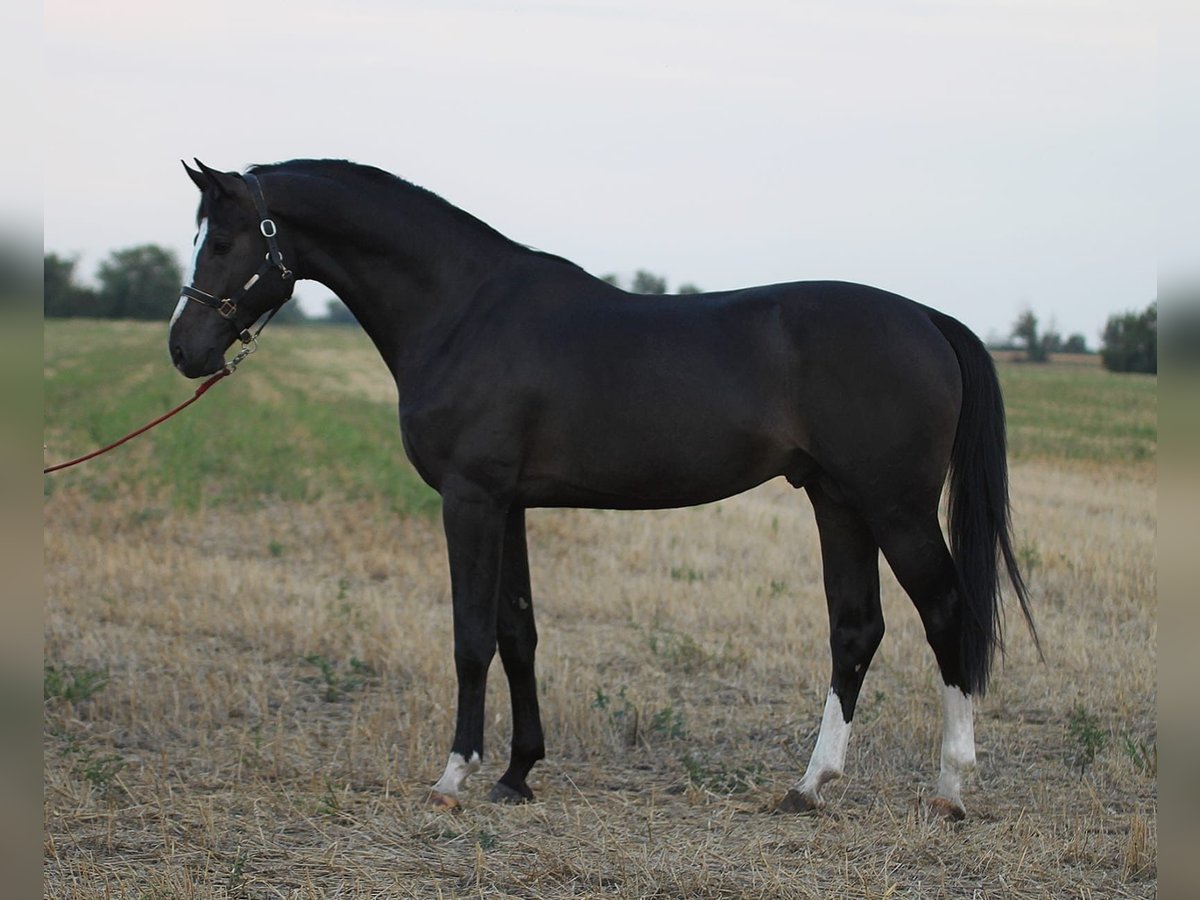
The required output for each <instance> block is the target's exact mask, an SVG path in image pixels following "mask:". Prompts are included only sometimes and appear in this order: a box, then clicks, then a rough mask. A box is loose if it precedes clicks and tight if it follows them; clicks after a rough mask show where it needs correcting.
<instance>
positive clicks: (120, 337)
mask: <svg viewBox="0 0 1200 900" xmlns="http://www.w3.org/2000/svg"><path fill="white" fill-rule="evenodd" d="M44 346H45V352H44V357H43V360H44V391H45V419H44V438H45V443H46V445H47V450H46V459H47V462H48V463H57V462H60V461H63V460H65V459H67V458H71V457H74V456H77V455H80V454H82V453H85V452H88V451H90V450H93V449H95V448H96V447H98V446H101V445H103V444H107V443H109V442H111V441H113V440H116V439H117V438H119V437H121V436H123V435H125V434H127V433H128V432H130V431H132V430H134V429H135V428H137V427H140V426H141V425H144V424H145V423H146V422H148V421H150V420H151V419H153V418H155V417H157V416H159V415H161V414H162V413H164V412H166V411H167V410H168V409H170V408H171V407H173V406H175V405H177V404H179V403H181V402H182V401H184V400H186V399H187V398H188V397H190V396H192V394H193V392H194V391H195V389H196V386H197V382H188V381H186V380H184V379H183V378H181V377H180V376H179V374H178V373H176V372H175V370H174V368H173V367H172V366H171V364H170V362H169V361H168V360H167V350H166V323H163V324H161V325H158V324H155V323H134V322H103V321H86V320H65V321H48V322H46V323H45V330H44ZM315 352H319V356H317V359H318V362H317V363H314V362H313V358H314V353H315ZM346 371H354V372H364V371H365V372H366V373H367V375H368V376H369V378H368V379H367V380H368V381H370V380H371V379H373V381H372V382H371V383H372V384H373V385H375V386H376V389H374V390H363V391H362V392H356V391H355V390H354V389H353V388H352V387H349V386H348V385H347V384H346V379H345V373H346ZM387 377H388V376H387V373H386V370H385V369H384V368H383V363H382V362H381V361H379V360H378V355H377V353H376V351H375V349H374V347H373V346H372V345H371V343H370V341H369V339H368V338H367V337H366V335H365V334H363V333H362V332H361V331H359V330H358V329H351V328H333V327H326V328H299V327H288V326H276V327H274V328H271V329H269V330H268V331H267V332H265V333H264V335H263V340H262V346H261V349H260V351H259V352H258V354H256V355H255V356H253V357H251V358H250V359H249V360H247V362H246V363H245V364H243V366H242V367H241V368H240V369H239V370H238V372H237V373H236V374H235V375H234V376H233V377H232V378H228V379H226V380H224V381H222V382H220V383H218V384H217V385H215V386H214V387H213V388H212V389H211V390H210V391H209V392H208V393H206V394H205V395H204V396H203V397H202V398H201V399H200V400H199V401H198V402H196V403H195V404H194V405H193V406H191V407H189V408H188V409H186V410H184V411H183V412H182V413H180V414H179V415H178V416H176V417H175V418H173V419H170V420H168V421H167V422H164V423H163V424H161V425H159V426H158V427H157V428H155V429H154V430H152V431H150V432H148V433H146V434H145V435H142V436H141V437H138V438H136V439H135V440H134V441H132V442H130V443H129V444H126V445H124V446H122V447H120V448H118V449H116V450H114V451H113V452H112V453H110V454H107V455H105V456H103V457H100V458H98V459H96V460H93V461H90V462H88V463H85V464H84V465H82V466H80V467H78V468H75V469H71V470H67V471H64V472H60V473H55V474H52V475H50V476H47V478H46V481H45V490H46V491H47V492H52V491H54V490H58V489H62V488H66V487H68V486H70V487H76V488H81V489H83V490H84V491H86V492H88V493H90V495H91V496H92V498H93V499H95V500H97V501H104V500H108V499H113V498H115V497H116V496H118V495H120V494H122V493H125V492H127V491H129V490H130V489H132V488H134V487H135V486H137V487H139V488H148V489H150V490H151V491H152V492H153V493H155V494H158V495H161V496H163V497H164V498H165V502H167V503H168V504H169V505H171V506H173V507H175V508H184V509H197V508H200V507H204V506H209V505H212V506H229V505H237V504H245V503H259V502H262V501H264V500H268V499H280V500H286V501H312V500H316V499H319V498H320V497H322V496H325V495H327V494H328V495H334V496H341V497H347V498H350V499H360V498H373V499H376V500H379V501H382V502H384V503H386V504H387V505H389V506H390V507H391V508H393V509H395V510H398V511H400V512H404V513H414V512H430V511H433V510H435V509H436V508H437V503H438V501H437V497H436V495H435V494H434V492H433V491H431V490H430V489H429V488H428V487H426V486H425V485H424V484H423V483H422V482H421V481H420V479H419V477H418V476H417V475H416V473H415V472H414V471H413V469H412V467H411V466H410V465H409V464H408V461H407V460H406V459H405V456H404V450H403V447H402V445H401V442H400V432H399V424H398V417H397V411H396V406H395V402H394V392H393V395H392V396H391V397H390V398H389V397H388V396H387V395H386V393H384V392H381V391H380V390H378V389H377V385H378V384H379V383H380V382H381V381H382V382H384V383H386V379H387Z"/></svg>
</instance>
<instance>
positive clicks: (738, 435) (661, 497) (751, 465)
mask: <svg viewBox="0 0 1200 900" xmlns="http://www.w3.org/2000/svg"><path fill="white" fill-rule="evenodd" d="M571 418H572V421H570V422H564V423H562V424H561V425H560V426H559V427H556V428H553V429H549V428H547V429H539V431H540V432H541V433H540V434H539V439H538V440H537V441H536V442H535V443H534V444H533V445H532V446H531V447H529V448H528V449H529V452H528V453H527V455H526V460H525V465H524V466H523V471H522V477H521V483H520V486H519V491H518V492H519V495H520V497H521V499H522V502H523V503H524V505H526V506H580V507H595V508H603V509H661V508H669V507H678V506H695V505H697V504H700V503H710V502H712V501H715V500H720V499H723V498H725V497H729V496H732V495H734V494H738V493H741V492H742V491H745V490H749V489H750V488H752V487H754V486H756V485H758V484H761V483H762V482H764V481H767V480H768V479H770V478H773V477H775V476H776V475H780V474H784V473H785V472H787V471H788V469H789V460H790V459H791V457H792V456H793V454H794V450H793V449H792V448H789V447H787V446H786V445H785V444H784V443H783V442H781V441H780V440H779V439H778V438H777V437H776V436H774V435H772V434H770V432H769V430H767V429H765V428H748V427H746V423H745V422H741V423H737V422H730V421H727V420H723V419H721V418H720V417H712V416H709V417H705V416H703V415H702V414H699V413H698V414H696V415H692V416H684V415H679V414H678V413H676V414H674V415H671V414H670V413H668V412H664V411H662V410H658V411H657V413H656V411H655V410H653V409H647V408H645V407H639V406H628V405H627V406H625V408H624V410H623V412H622V414H611V413H610V415H608V416H604V415H596V416H573V417H571Z"/></svg>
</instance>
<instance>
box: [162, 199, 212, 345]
mask: <svg viewBox="0 0 1200 900" xmlns="http://www.w3.org/2000/svg"><path fill="white" fill-rule="evenodd" d="M207 238H208V217H207V216H205V217H204V218H203V219H201V220H200V230H199V231H197V232H196V239H195V240H194V241H192V262H191V264H190V265H189V266H188V270H187V272H186V273H185V274H184V276H183V283H184V284H186V285H187V286H188V287H191V286H192V282H193V281H195V279H196V263H197V262H198V261H199V259H200V250H201V249H202V248H203V247H204V241H205V240H206V239H207ZM187 302H188V298H187V297H180V298H179V303H178V304H176V306H175V315H173V316H171V324H170V325H169V326H168V329H169V328H172V327H174V325H175V320H176V319H178V318H179V317H180V316H181V315H183V311H184V309H186V308H187Z"/></svg>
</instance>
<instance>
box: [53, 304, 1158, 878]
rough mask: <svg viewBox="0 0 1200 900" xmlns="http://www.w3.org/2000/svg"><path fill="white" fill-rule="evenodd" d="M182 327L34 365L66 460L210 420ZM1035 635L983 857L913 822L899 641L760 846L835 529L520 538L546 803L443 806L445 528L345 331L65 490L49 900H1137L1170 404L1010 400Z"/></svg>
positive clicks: (919, 810)
mask: <svg viewBox="0 0 1200 900" xmlns="http://www.w3.org/2000/svg"><path fill="white" fill-rule="evenodd" d="M163 344H164V340H163V328H162V326H131V325H130V324H128V323H119V324H106V323H96V322H81V321H77V322H65V323H64V322H56V323H50V324H48V325H47V329H46V332H45V404H46V421H45V441H46V444H47V451H46V453H47V462H56V461H59V460H60V459H62V458H66V457H67V456H70V455H73V454H74V453H76V452H82V451H84V450H87V449H91V448H92V447H93V446H95V445H96V444H98V443H101V442H104V441H106V440H110V439H112V438H114V437H116V436H119V435H120V434H123V433H124V432H125V431H128V430H129V429H130V428H132V427H134V426H136V425H138V424H141V423H142V422H144V421H145V420H147V419H149V418H151V417H152V416H154V415H156V414H158V413H159V412H161V411H163V410H164V409H166V408H167V407H168V406H171V405H174V404H175V403H177V402H179V401H180V400H182V399H184V398H185V397H187V396H188V395H190V392H191V387H190V386H189V385H187V384H186V383H184V382H183V381H182V379H180V378H179V377H178V376H177V375H175V374H173V373H172V372H171V371H170V367H169V365H168V364H167V362H166V359H165V350H164V348H163ZM1001 375H1002V379H1003V381H1004V383H1005V388H1006V396H1007V397H1008V401H1009V406H1010V426H1011V443H1012V448H1011V449H1012V464H1011V478H1012V495H1013V510H1014V523H1015V531H1016V544H1017V547H1018V552H1019V554H1020V557H1021V560H1022V562H1023V564H1024V566H1025V569H1026V572H1027V575H1028V578H1029V581H1030V583H1031V587H1032V590H1033V597H1034V610H1035V615H1036V617H1037V621H1038V626H1039V630H1040V633H1041V636H1042V641H1043V645H1044V648H1045V651H1046V661H1045V662H1044V663H1043V662H1041V661H1039V660H1038V658H1037V655H1036V653H1035V651H1034V649H1033V646H1032V641H1031V639H1030V638H1029V636H1028V634H1027V633H1026V632H1025V631H1024V628H1023V625H1022V623H1021V622H1020V619H1019V616H1018V615H1016V614H1015V611H1014V612H1013V614H1010V616H1009V623H1010V628H1009V630H1008V632H1007V643H1008V653H1007V656H1006V657H1005V658H1004V659H1003V661H1002V663H1001V664H1000V665H999V666H998V668H997V671H996V672H995V674H994V680H993V687H992V690H991V692H990V693H989V694H988V696H987V697H986V698H984V699H983V700H982V701H981V702H979V704H978V706H977V719H976V736H977V741H978V755H979V769H978V771H977V773H976V775H975V776H974V777H973V779H972V780H971V781H970V782H969V784H968V788H967V791H966V793H965V800H966V803H967V808H968V819H967V820H966V821H965V822H963V823H959V824H947V823H944V822H942V821H940V820H937V819H933V818H930V817H928V816H927V815H926V814H925V812H924V809H923V804H922V800H923V798H925V797H926V796H928V794H929V793H930V791H931V788H932V782H933V780H934V779H935V777H936V774H937V752H938V741H939V733H940V731H939V729H940V724H939V716H940V708H939V707H940V704H939V700H938V691H937V685H938V679H937V674H936V669H935V667H934V664H933V659H932V654H931V652H930V651H929V649H928V647H927V645H926V644H925V641H924V637H923V634H922V630H921V626H920V622H919V620H918V617H917V615H916V613H915V611H914V609H913V608H912V605H911V604H910V603H909V601H908V600H907V598H906V597H905V596H904V595H903V593H902V592H901V591H900V590H899V588H898V587H897V585H896V584H895V582H894V580H893V579H892V577H891V575H890V573H889V572H887V570H886V566H884V567H883V569H884V612H885V616H886V619H887V627H888V632H887V636H886V637H885V638H884V643H883V645H882V647H881V648H880V651H879V653H878V655H877V656H876V659H875V662H874V663H873V665H872V668H871V671H870V674H869V675H868V678H867V681H866V685H865V687H864V691H863V696H862V700H861V701H860V704H859V711H858V714H857V716H856V719H855V731H854V735H853V736H852V738H851V743H850V752H849V754H848V758H847V775H846V777H845V778H844V779H842V780H841V781H838V782H835V783H833V784H832V785H830V787H829V789H827V792H826V793H827V798H828V800H829V801H830V804H829V808H828V809H827V810H825V811H823V812H822V813H821V814H819V815H816V816H812V817H806V818H796V817H787V816H777V815H772V814H770V812H769V810H770V809H771V807H772V804H773V803H774V801H775V800H776V799H778V797H779V796H781V795H782V794H783V793H784V792H785V791H786V790H787V788H788V787H789V786H790V785H791V784H792V783H793V782H794V781H795V779H796V778H797V777H798V776H799V774H800V773H801V772H802V771H803V769H804V766H805V764H806V762H807V757H808V753H809V751H810V750H811V746H812V742H813V741H814V740H815V737H816V732H817V728H818V725H819V722H820V715H821V708H822V704H823V702H824V698H825V693H826V691H827V685H828V666H829V660H828V650H827V643H826V642H827V634H828V626H827V623H826V616H825V609H824V599H823V594H822V590H821V573H820V566H819V552H818V546H817V540H816V529H815V526H814V524H813V521H812V514H811V509H810V507H809V504H808V501H807V500H806V499H805V497H804V496H803V494H802V492H797V491H794V490H792V489H791V488H790V487H788V486H787V485H786V483H784V482H782V481H776V482H772V483H769V484H767V485H764V486H762V487H761V488H759V489H757V490H755V491H752V492H750V493H748V494H745V495H743V496H741V497H737V498H734V499H732V500H729V501H726V502H723V503H720V504H714V505H710V506H705V507H701V508H697V509H688V510H677V511H666V512H652V513H644V512H642V513H617V512H596V511H577V510H556V511H548V510H535V511H531V512H530V514H529V517H528V518H529V532H530V535H529V536H530V557H531V564H532V570H533V572H532V574H533V585H534V603H535V608H536V609H537V610H538V625H539V631H540V634H541V643H540V645H539V654H538V665H539V675H540V684H541V699H542V710H543V717H544V721H545V726H546V733H547V744H548V752H549V758H548V759H547V760H545V761H544V762H543V763H541V764H539V765H538V766H537V767H536V768H535V770H534V773H533V775H532V777H531V779H530V783H531V786H532V787H533V789H534V791H535V792H536V793H537V795H538V801H537V802H536V803H534V804H531V805H527V806H523V807H501V806H496V805H492V804H490V803H488V802H487V801H486V799H485V798H486V794H487V790H488V788H489V787H490V785H491V783H492V782H493V781H494V780H495V778H496V777H497V776H498V775H499V774H500V772H501V771H502V770H503V768H504V763H505V761H506V758H507V741H508V733H509V722H508V696H507V689H506V687H505V686H504V679H503V675H502V672H501V669H500V666H499V664H498V663H497V664H496V665H495V666H494V667H493V671H492V678H491V682H492V683H491V686H490V688H489V691H490V693H489V698H488V710H489V719H488V721H489V725H488V730H487V734H486V740H487V747H488V751H489V752H488V758H487V759H486V760H485V764H484V769H483V771H482V772H480V773H479V774H478V775H476V776H475V777H474V778H473V779H472V780H471V781H470V782H469V783H468V788H467V792H466V795H465V798H464V809H463V811H462V812H461V813H460V814H457V815H454V814H448V813H444V812H436V811H433V810H431V809H429V808H427V806H426V805H425V798H426V794H427V792H428V787H429V785H430V784H431V783H432V782H433V781H434V780H436V778H437V777H438V775H439V774H440V773H441V770H442V767H443V765H444V763H445V754H446V752H447V751H448V749H449V742H450V738H451V735H452V731H453V715H454V709H453V703H454V678H453V664H452V659H451V627H450V626H451V620H450V603H449V579H448V575H447V572H446V564H445V547H444V542H443V539H442V536H441V529H440V522H439V519H438V517H437V515H436V511H437V502H436V497H433V496H432V495H431V494H429V492H428V491H426V490H425V489H424V488H423V487H421V486H420V485H419V484H418V483H417V481H416V479H415V476H414V475H413V474H412V473H411V471H410V469H409V468H408V466H407V463H406V462H405V461H404V459H403V454H402V451H401V447H400V441H399V436H398V432H397V428H396V416H395V406H394V403H395V389H394V387H393V386H392V385H391V383H390V381H389V379H388V376H387V373H386V371H385V369H384V367H383V365H382V363H380V362H379V361H378V360H377V358H376V357H375V355H374V350H373V348H372V347H371V346H370V344H369V342H368V341H367V339H366V338H365V337H364V336H363V335H361V334H360V333H358V332H357V331H354V330H342V329H329V328H307V329H305V328H298V329H287V328H272V329H269V330H268V332H267V334H266V336H265V340H264V347H263V350H262V352H261V353H260V354H259V355H257V356H255V357H254V358H252V359H251V360H250V361H249V362H248V363H247V364H246V365H245V366H244V368H243V369H242V370H240V371H239V372H238V374H237V375H236V376H235V377H234V378H231V379H228V380H227V381H225V382H222V383H221V384H220V385H218V386H217V387H215V388H214V389H213V390H212V391H211V392H210V393H209V394H208V395H206V397H205V398H204V399H203V400H202V401H201V402H200V403H198V404H197V405H196V406H194V407H192V408H191V409H189V410H188V411H187V412H185V413H184V414H183V416H181V417H180V418H178V419H174V420H172V421H171V422H170V423H168V424H167V425H164V426H162V427H161V428H160V429H158V430H157V431H155V432H153V433H152V434H150V435H148V436H146V437H143V438H141V439H139V440H138V441H137V442H135V443H133V444H130V445H128V446H126V447H125V448H122V449H121V450H118V451H116V453H114V454H110V455H109V456H108V457H105V458H104V459H103V460H98V461H96V462H93V463H89V464H87V465H86V466H84V467H82V468H80V469H76V470H72V471H70V472H65V473H60V474H56V475H51V476H48V477H47V480H46V496H45V507H44V541H45V544H44V550H45V573H46V574H45V638H44V639H45V698H46V699H45V715H44V723H45V724H44V737H43V745H44V755H45V772H44V776H45V781H44V791H45V806H44V839H45V842H44V868H43V874H44V893H45V895H46V896H47V897H55V898H80V897H101V896H116V897H146V898H193V897H195V898H207V897H247V898H249V897H253V898H259V897H263V898H266V897H325V896H336V897H393V896H394V897H409V896H411V897H437V896H443V897H454V896H464V897H480V896H483V897H525V898H550V897H591V896H597V897H599V896H618V897H759V896H761V897H878V898H884V897H906V896H913V897H917V896H919V897H960V896H998V897H999V896H1004V897H1017V898H1020V897H1029V898H1034V897H1038V898H1040V897H1044V896H1081V897H1091V896H1095V897H1123V896H1128V897H1143V896H1153V895H1154V892H1155V885H1156V873H1157V862H1156V860H1157V830H1156V824H1155V816H1156V808H1157V743H1156V742H1157V729H1156V718H1155V715H1156V714H1155V706H1156V696H1157V688H1156V665H1157V662H1156V645H1157V599H1156V584H1155V556H1154V540H1155V530H1156V521H1157V520H1156V502H1155V501H1156V496H1155V495H1156V487H1155V472H1156V468H1155V467H1156V463H1155V458H1156V451H1157V427H1156V408H1155V385H1154V382H1153V380H1149V379H1141V378H1131V377H1124V378H1122V377H1117V376H1112V375H1108V374H1107V373H1104V372H1103V371H1100V370H1099V369H1096V368H1094V367H1085V366H1058V367H1055V366H1051V367H1036V368H1035V367H1029V366H1019V365H1011V364H1004V365H1003V366H1002V369H1001Z"/></svg>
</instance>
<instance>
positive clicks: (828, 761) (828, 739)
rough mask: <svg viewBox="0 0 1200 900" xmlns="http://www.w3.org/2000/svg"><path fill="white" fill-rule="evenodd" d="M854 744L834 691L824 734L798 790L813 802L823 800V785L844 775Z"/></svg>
mask: <svg viewBox="0 0 1200 900" xmlns="http://www.w3.org/2000/svg"><path fill="white" fill-rule="evenodd" d="M849 743H850V723H849V722H847V721H846V720H845V718H843V716H842V701H841V700H839V699H838V696H837V694H835V693H834V692H833V689H832V688H830V690H829V696H828V697H827V698H826V699H825V713H824V715H822V716H821V733H820V734H818V735H817V746H816V747H814V748H813V755H812V759H810V760H809V762H808V769H807V770H805V772H804V777H803V778H802V779H801V780H800V784H799V786H798V788H797V789H798V790H799V791H800V793H802V794H804V795H805V796H807V797H808V798H810V799H811V800H819V799H820V792H821V785H823V784H825V782H827V781H832V780H833V779H835V778H837V777H838V776H839V775H841V774H842V767H843V766H844V765H845V764H846V746H847V745H848V744H849Z"/></svg>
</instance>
